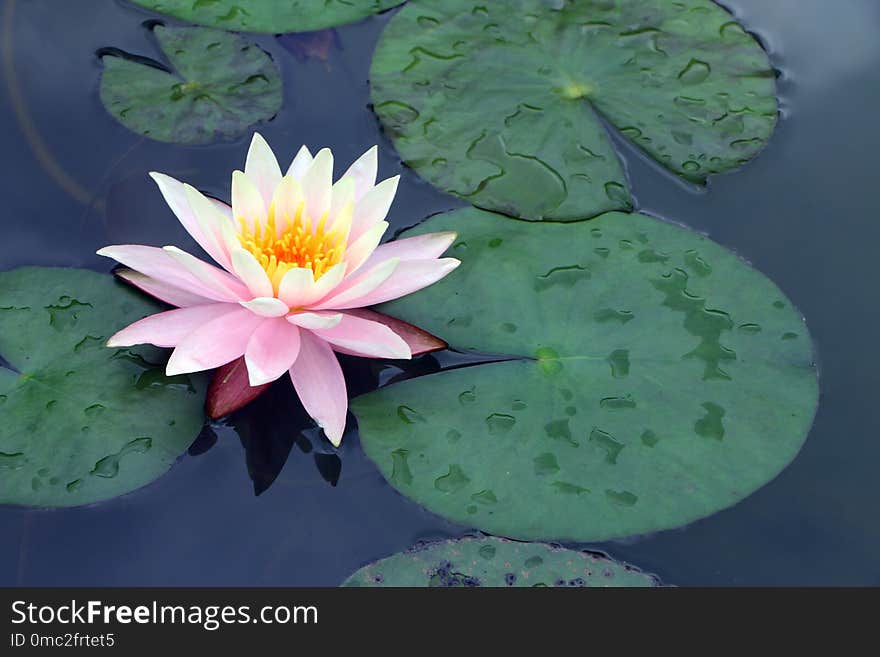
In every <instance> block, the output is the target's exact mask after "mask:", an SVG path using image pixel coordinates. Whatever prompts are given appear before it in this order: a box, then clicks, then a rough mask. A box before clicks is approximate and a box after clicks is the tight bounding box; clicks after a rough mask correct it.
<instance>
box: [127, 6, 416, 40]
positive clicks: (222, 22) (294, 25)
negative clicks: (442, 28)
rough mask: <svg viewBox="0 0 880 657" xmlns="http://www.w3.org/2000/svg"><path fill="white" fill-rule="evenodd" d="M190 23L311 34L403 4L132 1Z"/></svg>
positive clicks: (255, 30) (245, 29)
mask: <svg viewBox="0 0 880 657" xmlns="http://www.w3.org/2000/svg"><path fill="white" fill-rule="evenodd" d="M132 2H134V3H135V4H136V5H140V6H142V7H146V8H147V9H151V10H153V11H156V12H159V13H162V14H167V15H168V16H174V17H175V18H179V19H181V20H185V21H189V22H190V23H198V24H200V25H207V26H208V27H218V28H220V29H223V30H236V31H239V32H267V33H269V34H278V33H280V32H310V31H312V30H323V29H324V28H326V27H335V26H337V25H345V24H346V23H353V22H354V21H359V20H361V19H363V18H366V17H367V16H371V15H373V14H378V13H379V12H382V11H385V10H386V9H390V8H391V7H395V6H397V5H399V4H400V3H401V2H403V0H281V1H279V0H250V1H249V2H242V0H132Z"/></svg>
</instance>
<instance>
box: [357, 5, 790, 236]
mask: <svg viewBox="0 0 880 657" xmlns="http://www.w3.org/2000/svg"><path fill="white" fill-rule="evenodd" d="M370 80H371V86H372V97H373V104H374V106H375V110H376V113H377V114H378V115H379V118H380V119H381V121H382V124H383V126H384V128H385V130H386V132H387V133H388V134H389V136H390V137H391V138H392V139H393V140H394V144H395V146H396V148H397V150H398V152H399V153H400V155H401V156H402V157H403V159H404V160H405V161H406V163H407V164H409V165H410V166H411V167H413V168H414V169H415V170H416V171H418V172H419V174H420V175H422V176H423V177H424V178H425V179H426V180H428V181H429V182H431V183H433V184H434V185H436V186H438V187H440V188H441V189H444V190H446V191H448V192H451V193H452V194H455V195H457V196H460V197H461V198H463V199H465V200H466V201H469V202H470V203H472V204H474V205H477V206H479V207H484V208H487V209H491V210H498V211H502V212H505V213H507V214H510V215H513V216H516V217H521V218H525V219H542V218H546V219H555V220H579V219H583V218H585V217H591V216H594V215H597V214H600V213H601V212H604V211H608V210H625V209H629V207H630V206H631V199H630V195H629V191H628V189H627V183H626V177H625V175H624V172H623V169H622V168H621V164H620V162H619V160H618V157H617V155H616V153H615V151H614V148H613V147H612V145H611V141H610V139H609V136H608V134H607V130H606V126H605V125H603V121H604V122H605V123H607V124H610V125H612V126H614V128H616V130H617V131H619V133H620V134H621V135H622V136H623V138H625V139H627V140H629V141H630V142H632V143H633V144H635V145H636V146H638V147H639V148H641V149H642V150H643V151H644V152H645V153H647V154H648V155H649V156H650V157H651V158H653V159H654V160H656V161H657V162H659V163H660V164H661V165H662V166H664V167H666V168H667V169H669V170H670V171H672V172H674V173H675V174H677V175H679V176H681V177H683V178H685V179H687V180H690V181H693V182H698V183H701V182H703V181H705V179H706V177H707V176H708V175H711V174H714V173H719V172H722V171H727V170H730V169H733V168H735V167H737V166H739V165H741V164H742V163H744V162H746V161H747V160H749V159H750V158H752V157H753V156H754V155H755V154H756V153H757V152H758V151H759V150H761V148H763V146H764V144H765V143H766V141H767V140H768V138H769V136H770V133H771V132H772V131H773V127H774V125H775V122H776V114H777V105H776V97H775V78H774V72H773V69H772V68H771V66H770V63H769V61H768V59H767V55H766V53H765V52H764V51H763V50H762V49H761V47H760V45H759V44H758V43H757V42H756V41H755V39H754V38H753V37H752V36H751V35H749V34H748V33H747V32H745V31H744V30H743V28H742V27H741V26H740V25H739V24H738V23H737V22H736V21H735V20H734V18H733V17H732V16H731V15H730V14H728V13H727V12H726V11H725V10H724V9H722V8H721V7H719V6H718V5H717V4H715V3H714V2H712V1H711V0H682V1H681V2H667V1H665V0H662V1H661V0H607V1H604V2H566V3H549V2H546V1H542V0H512V1H511V2H503V3H501V2H492V3H489V2H483V1H482V0H444V1H443V2H436V1H427V0H423V1H416V2H411V3H409V4H408V5H407V6H406V7H404V8H403V9H402V10H401V11H400V12H398V13H397V14H396V15H395V16H394V18H393V19H392V20H391V21H390V22H389V24H388V27H387V28H386V30H385V32H384V33H383V35H382V38H381V40H380V42H379V45H378V46H377V48H376V54H375V56H374V59H373V64H372V69H371V72H370ZM474 117H479V120H474Z"/></svg>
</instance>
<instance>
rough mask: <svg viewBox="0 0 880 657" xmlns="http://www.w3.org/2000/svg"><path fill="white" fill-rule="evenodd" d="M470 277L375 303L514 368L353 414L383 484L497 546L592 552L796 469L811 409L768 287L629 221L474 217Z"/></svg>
mask: <svg viewBox="0 0 880 657" xmlns="http://www.w3.org/2000/svg"><path fill="white" fill-rule="evenodd" d="M456 227H457V228H458V229H459V240H458V242H457V243H456V244H455V245H454V246H453V253H455V254H456V255H457V256H458V257H460V258H461V260H462V264H461V267H459V269H458V270H457V271H456V272H455V273H454V274H452V275H450V276H449V277H448V278H447V279H445V280H443V281H441V282H439V283H437V284H435V285H433V286H432V287H430V288H428V289H426V290H424V291H421V292H418V293H416V294H414V295H411V296H409V297H406V298H405V299H402V300H399V301H395V302H393V303H389V304H385V305H383V306H380V307H379V309H380V310H381V311H382V312H389V313H393V314H394V315H395V316H398V317H403V318H406V319H407V321H411V322H414V323H416V324H418V325H419V326H423V327H425V328H426V330H429V331H432V332H435V333H438V334H440V335H443V336H444V338H446V339H447V340H448V341H449V342H450V344H452V345H453V346H454V347H457V348H462V349H468V350H475V351H477V352H483V353H493V354H499V353H500V354H510V355H511V357H512V358H514V359H513V360H510V361H505V362H494V363H490V364H483V365H477V366H473V367H465V368H459V369H455V370H450V371H445V372H440V373H437V374H433V375H429V376H425V377H421V378H418V379H413V380H409V381H405V382H402V383H396V384H394V385H391V386H388V387H386V388H384V389H381V390H379V391H377V392H374V393H371V394H368V395H366V396H363V397H359V398H357V399H356V400H354V403H353V404H352V410H353V411H354V413H355V415H356V416H357V419H358V424H359V427H360V433H361V442H362V444H363V447H364V449H365V450H366V452H367V454H368V455H369V456H370V457H371V458H372V459H373V460H374V461H375V462H376V463H377V464H378V466H379V468H380V469H381V471H382V473H383V474H384V475H385V477H386V478H387V479H388V480H389V481H390V482H391V484H392V485H393V486H395V487H396V488H397V489H399V490H400V491H401V492H402V493H403V494H404V495H406V496H408V497H411V498H412V499H414V500H416V501H417V502H419V503H420V504H422V505H424V506H426V507H427V508H429V509H430V510H432V511H434V512H436V513H438V514H440V515H442V516H445V517H447V518H450V519H452V520H455V521H457V522H460V523H463V524H466V525H471V526H475V527H478V528H480V529H483V530H485V531H487V532H490V533H492V534H499V535H504V536H509V537H512V538H521V539H537V538H559V539H562V538H564V539H573V540H579V541H594V540H601V539H607V538H612V537H620V536H628V535H633V534H642V533H646V532H652V531H656V530H660V529H665V528H669V527H676V526H680V525H683V524H685V523H688V522H691V521H693V520H696V519H698V518H702V517H704V516H707V515H709V514H711V513H713V512H715V511H718V510H720V509H723V508H725V507H728V506H730V505H732V504H734V503H736V502H737V501H738V500H741V499H742V498H743V497H745V496H746V495H748V494H749V493H751V492H752V491H754V490H755V489H757V488H759V487H760V486H762V485H764V484H765V483H767V482H768V481H770V480H771V479H772V478H773V477H774V476H775V475H776V474H777V473H778V472H779V471H780V470H782V469H783V468H784V467H785V466H786V465H787V464H788V463H789V462H790V461H791V460H792V459H793V458H794V456H795V455H796V454H797V452H798V450H799V449H800V447H801V445H802V444H803V442H804V440H805V437H806V435H807V432H808V430H809V427H810V425H811V423H812V418H813V414H814V411H815V409H816V404H817V396H818V385H817V380H816V370H815V368H814V365H813V353H812V343H811V339H810V336H809V334H808V332H807V329H806V326H805V325H804V322H803V320H802V318H801V316H800V315H799V314H798V312H797V310H796V309H795V308H793V307H792V305H791V303H790V302H789V301H788V300H787V299H786V298H785V296H784V295H783V294H782V292H780V291H779V289H778V288H777V287H776V286H775V285H774V284H773V283H772V282H771V281H769V280H768V279H767V278H765V277H764V276H763V275H762V274H760V273H759V272H757V271H755V270H754V269H752V268H751V267H749V266H747V265H746V264H745V263H744V262H743V261H742V260H740V259H739V258H738V257H736V256H735V255H734V254H732V253H730V252H729V251H727V250H725V249H724V248H722V247H720V246H719V245H717V244H715V243H714V242H712V241H711V240H709V239H708V238H706V237H704V236H702V235H699V234H697V233H693V232H691V231H688V230H685V229H683V228H680V227H678V226H675V225H672V224H669V223H666V222H663V221H659V220H657V219H653V218H651V217H647V216H644V215H640V214H620V213H608V214H605V215H602V216H600V217H597V218H596V219H594V220H592V221H589V222H579V223H567V224H566V223H544V224H534V223H525V222H520V221H510V220H508V219H505V218H502V217H500V216H498V215H494V214H491V213H488V212H484V211H481V210H476V209H473V208H469V209H465V210H459V211H456V212H452V213H447V214H445V215H440V216H438V217H434V218H432V219H430V220H428V221H427V222H425V223H424V224H422V225H421V226H420V227H418V228H417V229H415V230H413V231H410V232H409V233H408V234H416V233H421V232H429V231H436V230H450V229H452V228H456Z"/></svg>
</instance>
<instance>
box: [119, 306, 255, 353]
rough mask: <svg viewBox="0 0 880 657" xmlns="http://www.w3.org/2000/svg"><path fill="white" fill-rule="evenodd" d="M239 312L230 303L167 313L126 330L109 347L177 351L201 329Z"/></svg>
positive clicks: (158, 314)
mask: <svg viewBox="0 0 880 657" xmlns="http://www.w3.org/2000/svg"><path fill="white" fill-rule="evenodd" d="M237 310H238V308H237V307H236V306H235V305H233V304H230V303H212V304H209V305H205V306H191V307H189V308H176V309H174V310H167V311H165V312H164V313H157V314H155V315H150V316H149V317H144V318H143V319H142V320H139V321H137V322H135V323H134V324H131V325H130V326H127V327H126V328H124V329H122V330H121V331H119V332H118V333H116V334H115V335H113V336H111V337H110V339H109V340H107V346H108V347H130V346H132V345H136V344H154V345H156V346H157V347H176V346H177V345H178V344H179V343H180V342H181V341H182V340H183V339H184V338H185V337H186V336H187V335H189V334H190V333H192V332H193V331H195V330H196V329H198V328H199V327H201V326H203V325H205V324H207V323H208V322H211V321H213V320H215V319H218V318H223V317H226V316H227V315H228V314H229V313H230V312H235V311H237Z"/></svg>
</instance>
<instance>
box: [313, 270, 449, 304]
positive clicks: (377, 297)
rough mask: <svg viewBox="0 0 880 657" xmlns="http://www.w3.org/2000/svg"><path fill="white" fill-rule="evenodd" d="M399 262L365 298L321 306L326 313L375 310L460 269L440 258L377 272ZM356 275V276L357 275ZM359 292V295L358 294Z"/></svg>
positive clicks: (352, 296) (345, 298)
mask: <svg viewBox="0 0 880 657" xmlns="http://www.w3.org/2000/svg"><path fill="white" fill-rule="evenodd" d="M392 262H397V263H398V264H397V265H396V267H395V269H394V271H393V272H392V273H391V275H390V276H388V278H387V279H386V280H384V281H383V282H381V283H380V284H379V285H377V286H375V287H373V288H372V289H370V290H368V291H366V292H364V293H363V294H357V293H355V294H349V295H346V296H343V295H340V296H339V298H338V299H335V298H329V299H327V300H326V301H322V302H321V303H320V304H319V305H318V306H316V307H320V308H323V309H327V310H329V309H334V310H345V309H347V308H364V307H366V306H375V305H376V304H378V303H384V302H386V301H391V300H392V299H397V298H398V297H402V296H406V295H407V294H412V293H413V292H416V291H418V290H421V289H422V288H423V287H428V286H429V285H432V284H434V283H436V282H437V281H439V280H440V279H441V278H443V277H444V276H446V275H447V274H449V272H451V271H452V270H454V269H455V268H456V267H458V266H459V265H460V264H461V262H460V261H459V260H456V259H455V258H440V259H439V260H403V261H398V260H397V259H396V258H392V259H391V260H386V261H385V262H384V263H380V264H378V265H376V267H375V269H378V268H380V267H383V266H384V265H385V264H386V263H392ZM355 275H357V274H355ZM356 292H359V290H358V291H356Z"/></svg>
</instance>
